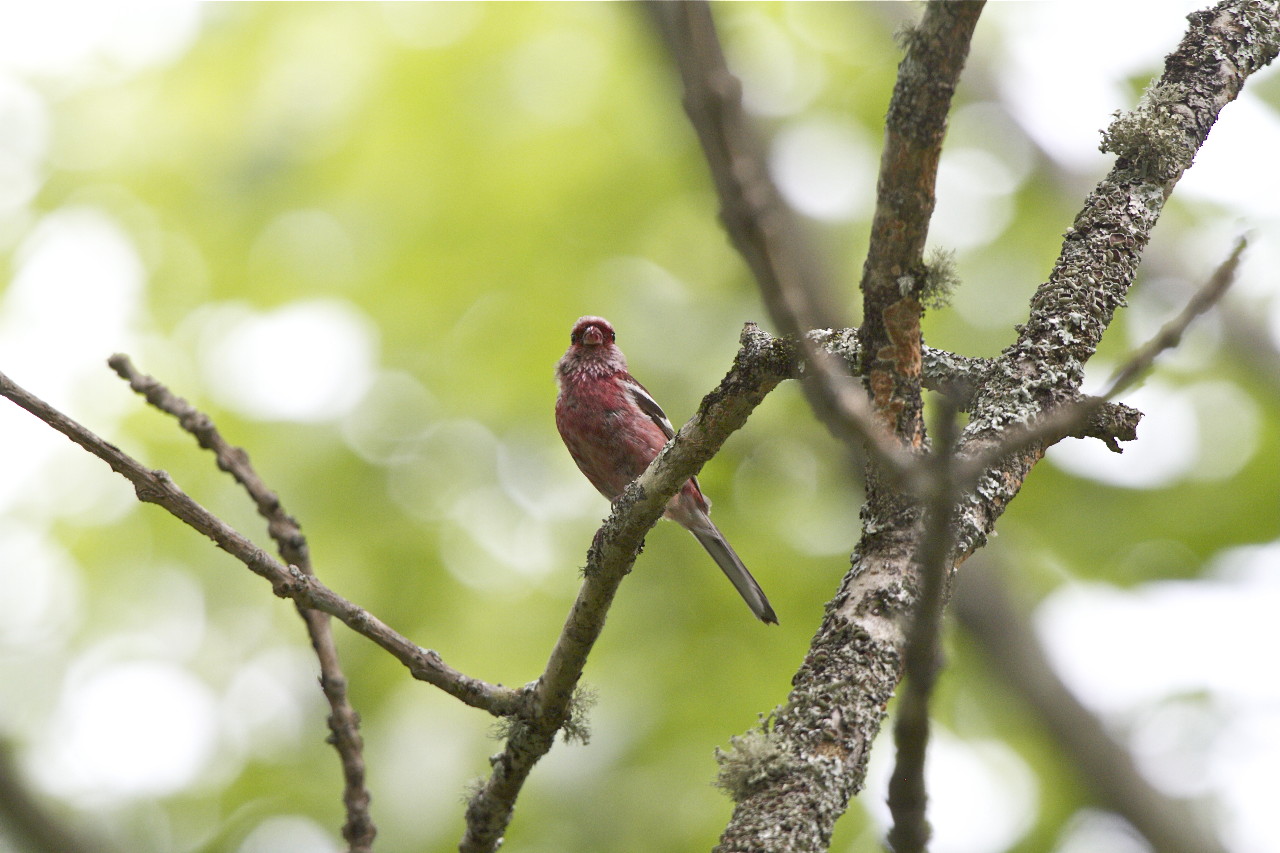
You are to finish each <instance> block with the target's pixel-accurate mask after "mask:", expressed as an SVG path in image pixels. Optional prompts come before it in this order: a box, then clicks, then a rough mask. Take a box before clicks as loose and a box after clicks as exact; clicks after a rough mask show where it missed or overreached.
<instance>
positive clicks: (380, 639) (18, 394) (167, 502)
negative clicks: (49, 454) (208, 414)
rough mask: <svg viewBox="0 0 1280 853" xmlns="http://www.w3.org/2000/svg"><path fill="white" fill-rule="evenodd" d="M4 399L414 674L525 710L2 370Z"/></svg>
mask: <svg viewBox="0 0 1280 853" xmlns="http://www.w3.org/2000/svg"><path fill="white" fill-rule="evenodd" d="M0 397H7V398H8V399H9V400H11V401H13V402H14V403H15V404H17V405H18V406H19V407H21V408H23V409H25V410H27V411H28V412H30V413H31V414H32V415H34V416H35V417H37V418H38V419H40V420H41V421H43V422H44V423H46V424H48V425H49V426H50V427H52V428H53V429H55V430H57V431H58V432H60V433H62V434H63V435H65V436H66V437H67V438H69V439H71V441H72V442H74V443H75V444H77V445H79V446H80V447H82V448H83V449H85V450H87V451H88V452H89V453H91V454H93V455H94V456H96V457H98V458H99V459H101V460H102V461H103V462H106V463H107V465H109V466H110V467H111V470H113V471H115V472H116V473H117V474H119V475H121V476H122V477H124V478H125V479H126V480H128V481H129V482H130V483H132V484H133V488H134V491H135V492H136V493H137V496H138V500H140V501H143V502H144V503H153V504H156V505H157V506H159V507H161V508H163V509H165V510H167V511H168V512H169V513H170V514H172V515H173V516H174V517H176V518H177V519H179V520H180V521H182V522H183V523H184V524H186V525H188V526H189V527H191V528H193V529H195V530H196V531H197V532H199V533H202V534H204V535H205V536H207V537H208V538H209V539H211V540H213V542H214V544H215V545H217V546H218V547H219V548H221V549H222V550H224V551H226V552H227V553H228V554H230V555H231V556H232V557H235V558H236V559H237V560H239V561H240V562H241V563H243V564H244V565H245V567H246V568H248V569H249V570H250V571H252V572H253V573H254V574H256V575H259V576H261V577H263V578H265V579H266V580H267V581H269V582H270V583H271V589H272V591H273V592H274V593H275V594H276V595H278V596H280V597H281V598H290V599H292V600H294V601H295V602H297V603H299V604H301V605H303V606H305V607H309V608H313V609H316V610H321V611H323V612H325V613H328V614H329V615H331V616H336V617H337V618H338V619H339V620H340V621H341V622H343V623H345V624H346V625H347V626H349V627H350V628H351V629H352V630H353V631H355V632H356V633H357V634H360V635H362V636H364V637H367V638H368V639H370V640H372V641H373V642H375V643H377V644H378V645H379V646H381V647H382V648H384V649H386V650H387V651H388V652H390V653H391V654H392V655H394V656H395V658H396V659H397V660H399V661H400V662H401V663H403V664H404V665H405V666H406V667H408V669H409V672H410V673H411V674H412V675H413V677H414V678H416V679H419V680H420V681H426V682H427V683H429V684H432V685H434V686H436V687H439V688H440V689H441V690H443V691H444V692H446V693H448V694H449V695H451V696H453V697H455V698H457V699H459V700H461V701H462V702H464V703H466V704H467V705H471V706H472V707H475V708H481V709H483V710H485V711H488V712H489V713H491V714H494V715H495V716H507V715H512V714H517V713H519V712H520V711H521V710H522V709H523V708H524V706H525V704H526V700H525V698H524V695H525V694H524V692H523V691H521V690H513V689H511V688H509V687H503V686H501V685H493V684H488V683H486V682H484V681H481V680H479V679H477V678H472V677H470V676H468V675H464V674H463V673H461V672H459V671H458V670H456V669H454V668H453V667H451V666H449V665H447V664H446V663H445V662H444V661H442V660H441V659H440V655H438V654H437V653H436V652H434V651H432V650H430V649H423V648H421V647H419V646H417V645H414V644H413V643H412V642H410V641H409V640H407V639H406V638H405V637H403V636H401V635H400V634H398V633H396V632H395V631H393V630H392V629H391V628H389V627H388V626H387V625H386V624H384V623H383V622H382V621H381V620H379V619H378V618H377V617H375V616H373V615H372V614H371V613H369V612H368V611H367V610H365V609H363V608H362V607H359V606H357V605H355V604H353V603H351V602H350V601H347V600H346V599H345V598H343V597H341V596H340V595H338V594H337V593H335V592H334V591H333V590H331V589H329V588H328V587H327V586H325V585H324V584H322V583H321V582H320V581H319V580H317V579H316V578H315V577H314V576H312V575H307V574H304V573H303V572H302V570H301V569H298V568H297V567H295V566H286V565H285V564H283V563H281V562H280V561H278V560H276V559H275V558H273V557H272V556H271V555H270V554H268V553H267V552H266V551H264V550H262V549H261V548H259V547H258V546H257V545H255V544H253V542H251V541H250V540H249V539H247V538H245V537H244V536H242V535H241V534H240V533H239V532H237V531H236V530H235V529H233V528H232V527H231V526H230V525H228V524H227V523H226V522H224V521H223V520H222V519H220V518H218V517H217V516H216V515H214V514H213V513H211V512H209V510H207V509H205V508H204V507H203V506H201V505H200V504H199V503H197V502H196V501H195V500H193V499H192V498H191V497H190V496H188V495H187V494H186V493H185V492H183V491H182V489H180V488H179V487H178V485H177V484H176V483H174V482H173V479H172V478H171V477H170V476H169V475H168V473H166V472H165V471H162V470H159V469H155V470H153V469H150V468H148V467H146V466H145V465H143V464H142V463H141V462H139V461H138V460H136V459H134V458H133V457H132V456H130V455H128V454H127V453H125V452H124V451H122V450H120V448H118V447H116V446H115V445H114V444H111V443H110V442H108V441H106V440H105V439H103V438H101V437H100V436H98V435H97V434H96V433H94V432H93V431H92V430H90V429H88V428H86V427H84V426H82V425H81V424H79V423H77V422H76V421H74V420H72V419H71V418H69V417H67V416H66V415H64V414H62V412H60V411H58V410H57V409H55V408H54V407H53V406H50V405H49V404H48V403H46V402H44V401H43V400H41V399H40V398H39V397H36V396H35V395H34V394H31V393H30V392H28V391H26V390H25V389H23V388H22V387H21V386H19V385H18V384H16V383H15V382H14V381H13V380H11V379H10V378H9V377H8V376H6V375H5V374H3V373H0Z"/></svg>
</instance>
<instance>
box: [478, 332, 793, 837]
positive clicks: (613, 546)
mask: <svg viewBox="0 0 1280 853" xmlns="http://www.w3.org/2000/svg"><path fill="white" fill-rule="evenodd" d="M795 364H796V353H795V345H794V344H793V343H791V342H790V341H787V340H785V339H775V338H771V337H770V336H769V335H767V334H765V333H764V332H762V331H760V330H759V329H758V328H756V326H755V325H754V324H751V323H748V324H747V325H746V327H745V328H744V329H743V332H742V349H741V350H739V352H738V355H737V357H736V358H735V359H734V363H733V367H732V368H730V370H729V372H728V374H726V376H725V378H724V379H723V380H722V381H721V382H720V385H719V386H717V387H716V389H715V390H713V391H712V392H711V393H710V394H708V395H707V396H706V397H705V398H704V399H703V401H702V405H701V406H699V408H698V412H697V413H696V414H695V415H694V416H693V417H692V418H691V419H690V420H689V422H688V423H686V424H685V425H684V426H683V427H681V429H680V432H679V433H678V434H677V435H676V437H675V438H673V439H672V440H671V441H670V442H669V443H668V444H667V446H666V447H664V448H663V449H662V451H661V452H660V453H659V454H658V456H657V457H656V458H655V459H654V460H653V462H652V463H650V465H649V467H648V468H647V469H646V470H645V472H644V473H643V474H641V475H640V477H639V478H638V479H637V480H636V481H635V482H634V483H632V484H631V485H630V486H629V487H628V488H627V490H626V491H625V492H624V493H623V495H622V497H620V498H619V499H618V500H616V501H615V502H614V504H613V510H612V511H611V512H610V514H609V517H608V518H607V519H606V520H605V523H604V525H603V526H602V527H601V528H600V530H599V531H598V532H597V533H596V536H595V539H594V541H593V544H592V546H591V548H590V550H589V551H588V552H587V565H586V569H585V571H584V574H585V580H584V581H583V584H582V588H581V589H580V590H579V592H578V597H577V599H576V600H575V601H574V603H573V607H572V608H571V609H570V611H569V616H568V618H567V619H566V620H565V624H564V629H563V630H562V631H561V633H560V637H559V639H558V640H557V641H556V645H555V648H554V649H553V650H552V652H551V655H550V658H549V659H548V661H547V667H546V670H545V672H543V674H542V676H541V677H540V678H539V679H538V681H537V684H536V686H535V687H534V690H533V693H532V697H531V699H532V701H531V707H532V713H531V714H529V715H528V716H526V717H523V718H521V719H520V720H519V721H518V722H517V724H516V725H515V726H514V727H513V729H512V731H511V733H510V736H509V737H508V739H507V743H506V745H505V747H504V748H503V750H502V752H501V753H499V754H498V755H495V756H494V757H493V758H492V759H491V763H492V765H493V772H492V773H491V774H490V776H489V778H488V779H487V780H486V781H485V782H484V783H483V785H482V786H481V787H480V788H479V789H478V790H477V791H476V793H475V795H474V796H472V798H471V800H470V802H469V803H468V805H467V812H466V822H467V827H466V832H465V834H464V836H463V839H462V842H461V843H460V844H459V850H460V851H462V853H489V851H493V850H496V849H497V848H498V846H499V845H500V844H501V843H502V836H503V833H504V832H505V831H506V827H507V824H508V823H509V822H510V820H511V813H512V810H513V809H514V808H515V801H516V798H517V797H518V796H519V794H520V791H521V789H522V788H523V786H524V782H525V780H526V779H527V778H528V775H529V772H530V771H531V770H532V769H533V766H534V765H535V764H536V763H537V762H538V761H539V760H540V759H541V758H542V756H543V755H545V754H546V753H547V751H548V750H550V749H551V745H552V743H553V742H554V740H555V736H556V732H557V731H559V730H560V729H561V728H562V727H563V725H564V723H565V721H566V720H567V719H568V718H569V713H570V710H571V703H572V701H573V694H574V689H575V688H576V687H577V685H578V681H579V680H580V679H581V677H582V671H583V669H584V668H585V666H586V662H587V656H588V655H589V654H590V652H591V649H592V647H593V646H594V645H595V642H596V640H597V639H598V638H599V636H600V632H601V631H602V630H603V629H604V622H605V617H606V616H607V615H608V611H609V607H610V605H611V604H612V602H613V598H614V595H615V594H616V593H617V590H618V586H619V585H620V584H621V583H622V579H623V578H624V577H625V576H626V575H627V573H628V572H630V571H631V567H632V565H633V564H634V563H635V560H636V556H637V555H638V554H639V551H640V548H641V546H642V545H643V544H644V537H645V535H646V534H647V533H648V532H649V530H650V529H652V528H653V525H655V524H656V523H657V522H658V519H659V518H660V517H661V516H662V513H663V511H664V510H665V508H666V505H667V501H668V500H670V498H671V496H672V495H674V494H675V493H676V492H677V491H679V489H680V487H681V486H682V485H683V484H684V483H685V482H686V481H687V480H688V479H689V478H690V477H692V476H694V475H696V474H697V473H698V471H699V470H700V469H701V468H702V466H703V465H704V464H705V463H706V462H707V460H709V459H710V458H711V457H712V456H714V455H715V454H716V452H718V451H719V449H720V447H721V445H723V444H724V442H725V441H726V440H727V439H728V438H729V436H730V435H731V434H732V433H733V432H734V431H736V430H737V429H739V428H741V427H742V425H743V424H744V423H746V420H747V417H748V416H749V415H750V414H751V412H752V410H754V409H755V407H756V406H757V405H759V403H760V401H761V400H763V399H764V397H765V395H767V394H768V393H769V392H770V391H771V390H773V388H774V387H776V386H777V385H778V383H779V382H781V381H782V380H784V379H787V378H790V377H791V376H793V375H794V372H795Z"/></svg>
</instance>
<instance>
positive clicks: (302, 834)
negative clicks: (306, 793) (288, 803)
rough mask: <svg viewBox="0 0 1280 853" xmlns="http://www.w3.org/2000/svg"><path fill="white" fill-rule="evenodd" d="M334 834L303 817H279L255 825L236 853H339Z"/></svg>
mask: <svg viewBox="0 0 1280 853" xmlns="http://www.w3.org/2000/svg"><path fill="white" fill-rule="evenodd" d="M339 849H341V848H340V847H339V845H338V842H337V841H336V840H335V839H334V837H333V833H332V832H331V831H330V830H328V829H325V828H324V827H322V826H320V825H319V824H317V823H316V822H315V821H314V820H312V819H311V818H308V817H303V816H302V815H278V816H275V817H269V818H267V819H266V820H264V821H263V822H262V823H260V824H258V825H257V826H255V827H254V828H253V830H252V831H251V832H250V833H249V835H248V837H246V838H245V840H244V841H243V842H242V843H241V844H240V846H239V847H237V848H236V853H338V850H339Z"/></svg>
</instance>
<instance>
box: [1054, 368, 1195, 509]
mask: <svg viewBox="0 0 1280 853" xmlns="http://www.w3.org/2000/svg"><path fill="white" fill-rule="evenodd" d="M1124 402H1125V403H1128V404H1129V405H1131V406H1134V407H1136V408H1137V409H1138V410H1139V411H1141V412H1142V413H1143V415H1144V417H1143V418H1142V421H1141V422H1140V423H1139V424H1138V440H1137V441H1129V442H1125V443H1123V444H1122V445H1121V446H1122V447H1123V448H1124V453H1112V452H1111V451H1110V450H1108V449H1107V448H1106V445H1104V444H1103V443H1102V442H1100V441H1098V440H1096V439H1067V440H1065V441H1061V442H1059V443H1057V444H1055V445H1054V446H1053V447H1051V448H1049V451H1048V453H1046V454H1045V457H1046V458H1047V459H1048V460H1049V461H1050V462H1052V463H1053V464H1054V465H1055V466H1057V467H1058V468H1061V469H1062V470H1064V471H1067V472H1069V473H1071V474H1075V475H1076V476H1078V477H1088V478H1089V479H1091V480H1097V481H1098V482H1100V483H1106V484H1108V485H1112V486H1122V487H1125V488H1130V489H1152V488H1156V487H1158V486H1167V485H1169V484H1171V483H1174V482H1177V481H1178V480H1179V479H1181V478H1182V477H1184V476H1186V475H1187V474H1188V473H1190V472H1191V471H1192V469H1193V468H1194V467H1195V464H1196V461H1197V459H1198V458H1199V447H1200V431H1199V429H1198V427H1197V419H1196V410H1195V406H1194V404H1193V400H1192V399H1191V395H1190V394H1188V393H1187V392H1183V391H1179V390H1176V389H1174V388H1171V387H1169V386H1167V385H1165V384H1163V383H1160V382H1156V381H1148V382H1147V384H1146V385H1144V386H1143V387H1142V388H1139V389H1138V390H1137V391H1135V392H1133V393H1132V394H1127V395H1125V397H1124Z"/></svg>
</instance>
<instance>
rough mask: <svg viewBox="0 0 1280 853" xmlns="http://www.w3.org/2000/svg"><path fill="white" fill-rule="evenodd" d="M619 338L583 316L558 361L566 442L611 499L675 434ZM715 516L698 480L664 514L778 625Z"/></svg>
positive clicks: (559, 421)
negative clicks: (632, 370)
mask: <svg viewBox="0 0 1280 853" xmlns="http://www.w3.org/2000/svg"><path fill="white" fill-rule="evenodd" d="M614 338H615V335H614V332H613V326H611V325H609V321H608V320H605V319H604V318H602V317H582V318H579V320H578V322H577V323H575V324H574V326H573V333H572V334H571V335H570V336H569V349H568V350H567V351H566V352H565V354H564V356H563V357H562V358H561V359H560V361H559V362H558V363H557V364H556V383H557V384H558V385H559V386H560V395H559V397H557V398H556V427H557V428H558V429H559V430H560V437H561V438H563V439H564V444H565V447H567V448H569V455H570V456H572V457H573V461H574V462H576V463H578V468H580V469H581V470H582V473H583V474H586V475H587V479H588V480H590V481H591V485H593V486H595V487H596V488H597V489H599V490H600V493H601V494H602V495H604V496H605V497H606V498H608V499H609V500H611V501H612V500H616V499H617V498H618V496H619V495H621V494H622V492H623V490H624V489H626V487H627V486H628V485H630V484H631V481H632V480H634V479H635V478H636V477H639V476H640V475H641V474H642V473H644V470H645V469H646V468H648V467H649V463H650V462H652V461H653V458H654V457H655V456H657V455H658V451H660V450H662V448H663V446H664V445H665V444H666V443H667V442H668V441H670V440H671V438H672V437H673V436H674V435H675V434H676V431H675V429H674V428H673V427H672V426H671V421H669V420H668V419H667V416H666V414H664V413H663V411H662V407H660V406H659V405H658V404H657V402H655V401H654V399H653V397H652V396H651V395H650V394H649V392H648V391H647V390H645V387H644V386H643V385H641V384H640V383H639V382H637V381H636V380H635V379H634V378H632V376H631V374H630V373H628V372H627V359H626V357H625V356H624V355H623V354H622V350H620V349H618V348H617V347H616V346H614V343H613V342H614ZM710 511H711V501H709V500H707V498H706V497H705V496H704V495H703V494H702V490H701V489H700V488H698V481H697V479H696V478H690V480H689V482H687V483H685V484H684V486H683V487H682V488H681V489H680V491H679V492H677V493H676V495H675V497H673V498H672V499H671V502H670V503H668V504H667V510H666V512H665V513H663V515H664V517H666V518H669V519H671V520H672V521H674V522H675V523H676V524H679V525H680V526H681V527H683V528H684V529H685V530H688V531H689V532H690V533H692V534H693V535H694V537H695V538H696V539H697V540H698V541H699V542H700V543H702V547H703V548H706V549H707V553H709V554H710V555H711V557H712V558H713V559H714V560H715V561H716V564H717V565H719V566H720V568H721V570H723V571H724V573H725V574H726V575H727V576H728V577H729V580H730V581H732V582H733V585H734V587H736V588H737V590H738V593H739V594H740V595H741V596H742V598H743V600H745V601H746V602H747V606H748V607H750V608H751V612H752V613H754V614H755V615H756V616H757V618H759V619H760V621H762V622H769V623H772V624H774V625H776V624H778V617H777V615H776V614H775V613H774V612H773V608H772V607H770V606H769V599H767V598H765V595H764V591H763V590H761V589H760V584H758V583H756V579H755V578H753V577H752V576H751V572H749V571H747V567H746V566H744V565H743V564H742V560H741V559H739V557H738V555H737V553H736V552H734V550H733V547H732V546H731V545H730V544H729V542H728V540H726V539H725V538H724V534H722V533H721V532H720V531H719V529H717V528H716V526H715V524H713V523H712V521H711V517H710V515H709V513H710Z"/></svg>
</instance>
